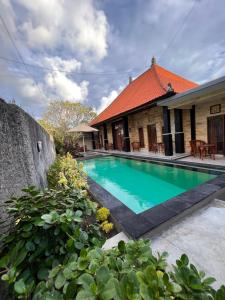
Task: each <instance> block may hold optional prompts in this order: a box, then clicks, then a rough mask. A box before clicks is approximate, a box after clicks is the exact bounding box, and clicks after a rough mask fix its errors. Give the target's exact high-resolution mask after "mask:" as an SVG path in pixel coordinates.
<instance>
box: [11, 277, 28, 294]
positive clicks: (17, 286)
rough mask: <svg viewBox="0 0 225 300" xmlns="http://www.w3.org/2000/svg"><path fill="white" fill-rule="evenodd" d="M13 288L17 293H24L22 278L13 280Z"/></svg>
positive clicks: (24, 287)
mask: <svg viewBox="0 0 225 300" xmlns="http://www.w3.org/2000/svg"><path fill="white" fill-rule="evenodd" d="M14 289H15V291H16V292H17V293H18V294H24V293H25V292H26V286H25V283H24V281H23V279H20V280H18V281H16V282H15V284H14Z"/></svg>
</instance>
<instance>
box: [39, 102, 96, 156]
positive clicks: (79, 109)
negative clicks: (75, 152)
mask: <svg viewBox="0 0 225 300" xmlns="http://www.w3.org/2000/svg"><path fill="white" fill-rule="evenodd" d="M95 116H96V113H95V112H94V111H93V109H92V108H91V107H88V106H85V105H83V104H81V103H79V102H70V101H62V100H59V101H53V102H51V103H50V104H49V105H48V107H47V110H46V112H45V113H44V117H43V119H42V120H39V123H40V125H41V126H43V127H44V128H45V129H46V131H47V132H48V133H49V134H51V135H53V137H54V140H55V145H56V151H57V153H60V154H66V153H67V152H68V151H70V150H72V148H73V146H74V145H75V143H76V142H77V139H78V138H79V134H70V133H68V130H69V129H71V128H73V127H76V126H77V125H78V124H80V123H82V122H85V123H86V122H89V121H90V120H92V119H93V118H94V117H95Z"/></svg>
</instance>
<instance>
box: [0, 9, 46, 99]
mask: <svg viewBox="0 0 225 300" xmlns="http://www.w3.org/2000/svg"><path fill="white" fill-rule="evenodd" d="M0 20H1V22H2V24H3V27H4V29H5V31H6V33H7V35H8V37H9V39H10V41H11V42H12V45H13V46H14V48H15V50H16V53H17V55H18V56H19V58H20V60H21V63H22V64H24V66H25V69H26V71H27V73H28V74H29V75H30V76H31V77H32V78H33V80H34V83H35V85H36V86H37V88H38V90H39V91H40V93H41V94H42V95H43V96H44V98H45V95H44V93H43V91H42V90H41V88H40V87H39V85H38V82H37V81H36V79H35V78H34V76H33V74H32V73H31V72H30V71H29V69H28V68H27V66H26V63H25V61H24V59H23V56H22V54H21V53H20V51H19V48H18V47H17V45H16V42H15V41H14V39H13V37H12V35H11V33H10V31H9V29H8V27H7V25H6V23H5V21H4V19H3V17H2V15H1V14H0Z"/></svg>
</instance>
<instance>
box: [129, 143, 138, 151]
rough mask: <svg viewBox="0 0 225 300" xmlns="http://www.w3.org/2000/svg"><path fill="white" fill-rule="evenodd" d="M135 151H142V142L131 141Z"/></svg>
mask: <svg viewBox="0 0 225 300" xmlns="http://www.w3.org/2000/svg"><path fill="white" fill-rule="evenodd" d="M131 146H132V149H133V151H136V150H137V151H140V143H139V142H132V143H131Z"/></svg>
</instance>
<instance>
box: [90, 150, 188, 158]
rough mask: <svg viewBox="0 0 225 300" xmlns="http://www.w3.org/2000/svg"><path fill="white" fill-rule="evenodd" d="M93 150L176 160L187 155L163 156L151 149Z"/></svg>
mask: <svg viewBox="0 0 225 300" xmlns="http://www.w3.org/2000/svg"><path fill="white" fill-rule="evenodd" d="M95 152H100V153H108V154H122V155H126V156H135V157H141V158H158V159H165V160H176V159H179V158H183V157H186V156H188V154H186V153H182V154H174V155H172V156H165V155H164V154H163V153H155V152H151V151H130V152H125V151H118V150H104V149H101V150H95Z"/></svg>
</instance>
